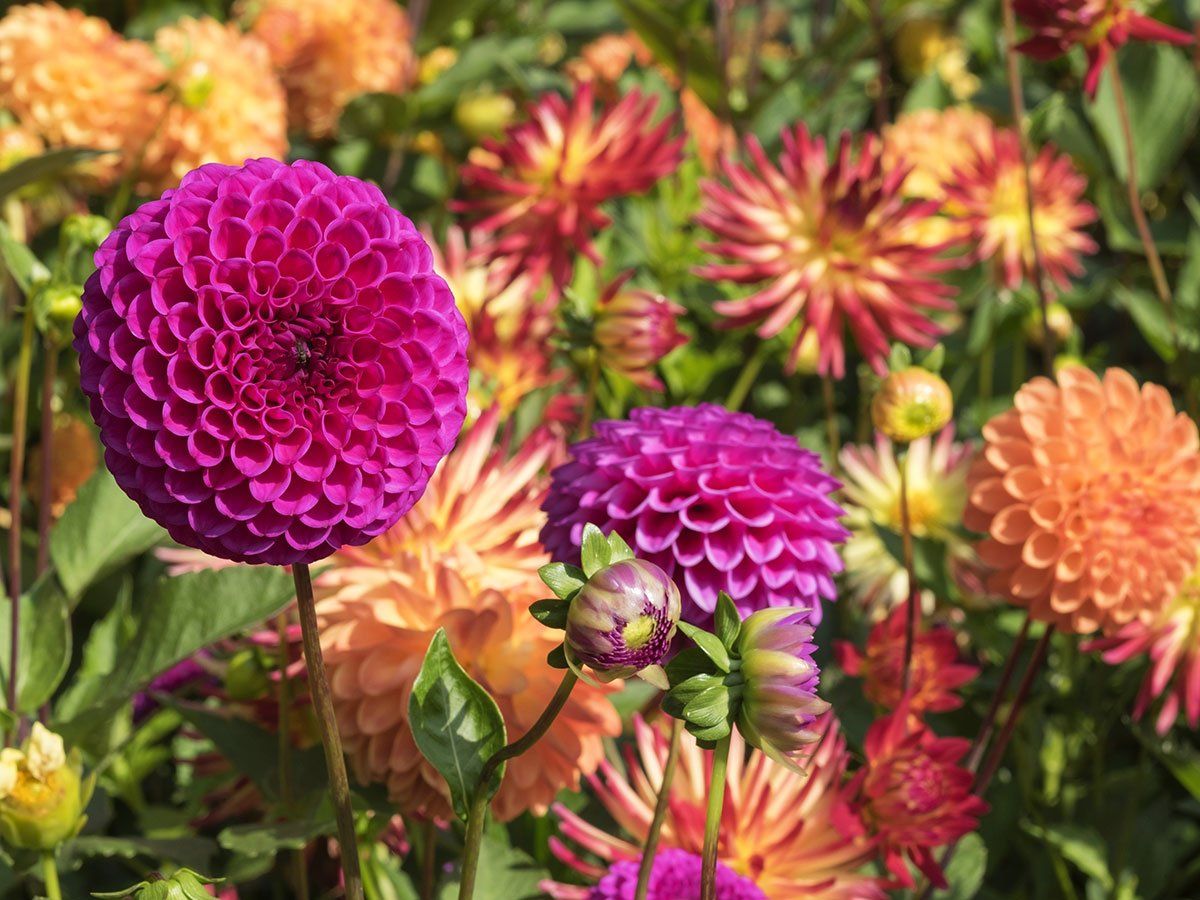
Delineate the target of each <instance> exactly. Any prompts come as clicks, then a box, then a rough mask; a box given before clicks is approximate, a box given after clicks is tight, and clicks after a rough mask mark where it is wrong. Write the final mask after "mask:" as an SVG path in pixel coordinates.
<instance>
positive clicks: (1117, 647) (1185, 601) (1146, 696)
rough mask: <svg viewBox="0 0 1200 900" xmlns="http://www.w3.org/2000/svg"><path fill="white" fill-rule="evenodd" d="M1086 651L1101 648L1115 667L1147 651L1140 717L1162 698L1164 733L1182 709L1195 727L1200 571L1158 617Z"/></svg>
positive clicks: (1158, 723)
mask: <svg viewBox="0 0 1200 900" xmlns="http://www.w3.org/2000/svg"><path fill="white" fill-rule="evenodd" d="M1083 649H1084V650H1090V651H1096V652H1099V653H1100V654H1101V656H1102V657H1103V658H1104V661H1105V662H1107V663H1110V664H1112V665H1117V664H1119V663H1123V662H1125V661H1126V660H1129V659H1132V658H1134V657H1136V656H1140V655H1141V654H1143V653H1145V654H1146V655H1147V657H1148V658H1149V660H1150V671H1149V672H1148V673H1147V674H1146V679H1145V681H1143V682H1142V688H1141V690H1140V691H1139V692H1138V697H1137V702H1136V703H1135V705H1134V708H1133V716H1134V718H1135V719H1140V718H1141V717H1142V716H1144V715H1145V714H1146V712H1147V711H1148V710H1149V709H1150V707H1151V705H1152V704H1154V702H1155V701H1156V700H1159V699H1160V698H1161V700H1162V705H1161V706H1160V707H1159V709H1158V714H1157V715H1156V716H1155V717H1154V727H1155V730H1156V731H1158V733H1159V734H1160V735H1164V734H1166V733H1167V732H1168V731H1170V730H1171V726H1172V725H1174V724H1175V719H1176V718H1177V717H1178V716H1179V714H1180V713H1183V715H1184V718H1185V719H1186V720H1187V724H1188V727H1189V728H1192V729H1195V728H1196V727H1198V726H1200V571H1198V572H1196V573H1194V574H1193V575H1192V577H1191V578H1189V579H1188V580H1187V581H1185V582H1184V583H1183V586H1182V587H1180V589H1179V592H1178V593H1177V594H1176V595H1175V599H1174V600H1172V601H1171V602H1170V603H1168V604H1167V606H1166V607H1165V608H1164V609H1163V611H1162V612H1160V613H1159V614H1158V615H1157V616H1155V617H1154V619H1153V620H1152V621H1150V622H1148V623H1144V622H1130V623H1128V624H1126V625H1123V626H1121V627H1120V628H1118V629H1117V630H1116V631H1114V632H1113V633H1112V635H1111V636H1109V637H1103V638H1099V639H1097V640H1095V641H1091V642H1089V643H1087V644H1085V645H1084V647H1083Z"/></svg>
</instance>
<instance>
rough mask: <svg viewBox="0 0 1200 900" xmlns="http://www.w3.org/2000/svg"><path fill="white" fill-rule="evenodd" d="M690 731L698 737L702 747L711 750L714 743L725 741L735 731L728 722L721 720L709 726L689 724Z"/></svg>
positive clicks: (693, 735)
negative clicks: (702, 726)
mask: <svg viewBox="0 0 1200 900" xmlns="http://www.w3.org/2000/svg"><path fill="white" fill-rule="evenodd" d="M687 730H688V733H689V734H690V735H691V736H692V737H694V738H695V739H696V741H697V742H698V743H699V744H700V746H701V747H704V749H706V750H711V749H712V745H713V744H715V743H716V742H717V741H723V740H725V738H727V737H729V734H730V732H732V731H733V728H732V726H730V724H729V723H728V722H725V721H721V722H718V723H717V724H716V725H713V726H711V727H709V728H701V727H699V726H693V725H690V724H689V725H688V726H687Z"/></svg>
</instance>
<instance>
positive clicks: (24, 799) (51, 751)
mask: <svg viewBox="0 0 1200 900" xmlns="http://www.w3.org/2000/svg"><path fill="white" fill-rule="evenodd" d="M82 768H83V767H82V764H81V763H80V760H79V753H78V752H77V751H72V752H71V753H70V754H69V755H68V754H67V752H66V749H65V748H64V747H63V741H62V738H61V737H59V736H58V735H56V734H54V733H53V732H51V731H48V730H47V729H46V728H45V726H43V725H42V724H41V723H40V722H35V723H34V726H33V732H32V733H31V734H30V736H29V740H27V741H26V742H25V746H24V747H23V748H22V749H20V750H17V749H14V748H11V747H9V748H7V749H5V750H3V751H0V839H3V841H4V843H5V844H6V845H8V846H9V847H11V848H16V849H20V850H53V849H54V848H55V847H57V846H58V845H59V844H61V843H62V842H63V841H65V840H67V839H68V838H71V837H74V836H75V835H76V834H78V833H79V829H81V828H82V827H83V824H84V821H85V817H84V815H83V810H84V808H85V807H86V806H87V801H88V799H89V797H90V795H91V788H92V785H91V780H90V779H89V780H88V781H87V782H85V781H84V780H83V778H82Z"/></svg>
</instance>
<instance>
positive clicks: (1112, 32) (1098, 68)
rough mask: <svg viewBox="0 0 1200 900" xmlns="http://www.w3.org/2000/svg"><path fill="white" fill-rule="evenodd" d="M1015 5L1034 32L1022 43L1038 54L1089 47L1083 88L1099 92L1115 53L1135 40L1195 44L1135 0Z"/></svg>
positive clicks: (1019, 0) (1036, 0)
mask: <svg viewBox="0 0 1200 900" xmlns="http://www.w3.org/2000/svg"><path fill="white" fill-rule="evenodd" d="M1013 9H1014V11H1015V12H1016V14H1017V17H1018V18H1019V19H1020V21H1021V23H1022V24H1023V25H1024V26H1025V27H1026V28H1028V29H1029V30H1030V31H1031V32H1033V34H1032V35H1031V36H1030V37H1029V38H1027V39H1026V40H1024V41H1022V42H1021V43H1020V44H1018V45H1017V49H1018V50H1020V51H1021V52H1022V53H1025V54H1027V55H1028V56H1032V57H1033V58H1034V59H1039V60H1048V59H1054V58H1055V57H1057V56H1062V55H1063V54H1064V53H1066V52H1067V51H1068V50H1070V49H1071V48H1072V47H1077V46H1078V47H1083V49H1084V52H1086V53H1087V59H1088V69H1087V75H1086V76H1085V77H1084V80H1083V89H1084V91H1086V92H1087V95H1088V96H1089V97H1095V96H1096V88H1097V87H1099V85H1100V73H1101V72H1103V71H1104V66H1105V65H1106V64H1107V62H1108V60H1109V57H1110V56H1111V55H1112V54H1113V53H1115V52H1116V51H1117V48H1119V47H1120V46H1121V45H1122V44H1125V43H1126V42H1128V41H1130V40H1135V41H1161V42H1163V43H1167V44H1190V43H1191V42H1192V36H1191V35H1190V34H1188V33H1187V32H1186V31H1180V30H1178V29H1176V28H1171V27H1169V26H1167V25H1164V24H1163V23H1162V22H1159V21H1156V20H1155V19H1152V18H1150V17H1149V16H1144V15H1142V14H1141V13H1139V12H1138V11H1137V10H1136V9H1135V8H1134V5H1133V4H1132V3H1130V2H1129V0H1016V2H1015V3H1013Z"/></svg>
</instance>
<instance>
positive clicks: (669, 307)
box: [593, 274, 687, 391]
mask: <svg viewBox="0 0 1200 900" xmlns="http://www.w3.org/2000/svg"><path fill="white" fill-rule="evenodd" d="M628 277H629V276H628V274H627V275H624V276H622V277H620V278H618V279H617V280H616V281H614V282H613V283H612V284H611V285H610V286H609V287H608V288H607V289H606V290H605V292H604V295H603V296H602V297H601V298H600V302H599V304H598V305H597V307H596V327H595V332H594V335H593V340H594V342H595V345H596V349H597V351H598V352H599V354H600V363H601V365H603V366H604V367H605V368H607V369H612V370H613V371H615V372H620V373H621V374H622V375H625V376H626V377H627V378H629V380H630V381H632V382H633V383H634V384H636V385H637V386H638V387H640V388H644V389H646V390H654V391H661V390H662V388H663V384H662V382H661V381H660V380H659V379H658V378H657V377H656V376H655V374H654V367H655V365H657V364H658V361H659V360H660V359H662V358H663V357H664V356H666V355H667V354H668V353H670V352H671V351H672V350H674V349H675V348H676V347H679V346H682V345H683V344H686V343H687V338H686V337H684V336H683V335H682V334H680V333H679V329H678V320H679V317H680V316H681V315H683V313H684V312H685V310H684V308H683V307H682V306H680V305H679V304H677V303H672V302H671V301H670V300H668V299H667V298H666V297H664V296H663V295H662V294H655V293H651V292H650V291H642V290H636V289H625V288H624V284H625V282H626V280H628Z"/></svg>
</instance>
